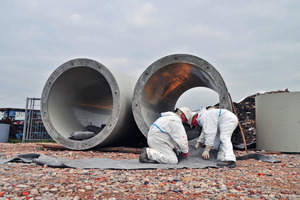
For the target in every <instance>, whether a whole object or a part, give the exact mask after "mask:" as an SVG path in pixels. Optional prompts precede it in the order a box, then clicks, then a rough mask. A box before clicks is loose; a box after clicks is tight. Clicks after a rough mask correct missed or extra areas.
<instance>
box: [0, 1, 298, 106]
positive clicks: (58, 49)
mask: <svg viewBox="0 0 300 200" xmlns="http://www.w3.org/2000/svg"><path fill="white" fill-rule="evenodd" d="M0 2H1V3H0V23H1V28H0V75H1V77H0V108H24V107H25V100H26V98H27V97H40V96H41V93H42V90H43V87H44V85H45V82H46V81H47V79H48V78H49V76H50V75H51V73H52V72H53V71H54V70H55V69H56V68H57V67H59V66H60V65H61V64H63V63H65V62H66V61H68V60H71V59H75V58H90V59H94V60H96V61H98V62H100V63H102V64H103V65H105V66H106V67H108V68H111V69H115V70H118V71H121V72H124V73H126V74H128V75H131V76H133V77H135V78H136V79H138V77H139V76H140V75H141V73H142V72H143V71H144V70H145V69H146V68H147V67H148V66H149V65H151V64H152V63H153V62H155V61H156V60H158V59H160V58H162V57H164V56H167V55H171V54H175V53H186V54H191V55H194V56H197V57H200V58H202V59H204V60H206V61H208V62H209V63H211V64H212V65H213V66H214V67H215V68H216V69H217V70H218V71H219V72H220V74H221V76H222V77H223V79H224V81H225V83H226V86H227V88H228V91H229V92H230V93H231V96H232V98H233V100H234V101H235V102H238V101H240V100H242V98H244V97H245V96H247V95H249V94H251V93H255V92H257V91H273V90H284V89H286V88H288V89H289V90H290V91H299V87H300V12H299V10H300V1H298V0H294V1H289V0H282V1H273V0H264V1H261V0H249V1H242V0H241V1H236V0H230V1H229V0H228V1H213V0H201V1H196V0H195V1H177V0H169V1H167V0H165V1H161V0H158V1H142V0H126V1H124V0H122V1H121V0H115V1H110V0H102V1H100V0H98V1H96V0H94V1H92V0H84V1H83V0H82V1H80V0H77V1H74V0H69V1H68V0H59V1H53V0H26V1H24V0H9V1H5V0H0ZM203 92H204V93H207V92H208V91H206V90H204V91H203ZM195 93H196V92H195ZM208 93H209V92H208ZM199 95H200V96H201V94H199V92H198V93H197V94H195V96H199ZM212 96H213V95H212ZM209 98H210V97H209ZM212 98H215V97H212ZM184 103H186V100H185V102H184ZM195 106H196V107H197V106H198V103H197V105H195V104H193V105H191V107H192V108H195Z"/></svg>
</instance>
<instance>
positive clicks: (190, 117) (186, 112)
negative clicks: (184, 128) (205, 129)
mask: <svg viewBox="0 0 300 200" xmlns="http://www.w3.org/2000/svg"><path fill="white" fill-rule="evenodd" d="M179 110H180V111H181V112H183V114H184V115H185V117H186V119H187V121H188V124H189V125H191V124H192V120H193V114H192V111H191V109H189V108H188V107H182V108H179Z"/></svg>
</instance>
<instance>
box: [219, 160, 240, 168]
mask: <svg viewBox="0 0 300 200" xmlns="http://www.w3.org/2000/svg"><path fill="white" fill-rule="evenodd" d="M217 166H218V167H228V168H234V167H235V166H236V164H235V162H234V161H218V162H217Z"/></svg>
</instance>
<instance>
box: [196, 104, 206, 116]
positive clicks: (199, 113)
mask: <svg viewBox="0 0 300 200" xmlns="http://www.w3.org/2000/svg"><path fill="white" fill-rule="evenodd" d="M205 111H206V108H205V107H204V106H201V108H200V110H199V112H198V117H199V116H201V114H202V113H204V112H205Z"/></svg>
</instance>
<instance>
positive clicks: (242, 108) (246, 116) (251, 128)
mask: <svg viewBox="0 0 300 200" xmlns="http://www.w3.org/2000/svg"><path fill="white" fill-rule="evenodd" d="M282 92H289V90H288V89H285V90H278V91H271V92H265V93H256V94H254V95H250V96H247V97H246V98H245V99H243V100H242V101H241V102H239V103H235V102H234V103H233V104H234V107H235V109H236V113H237V116H238V118H239V121H240V124H241V126H242V128H243V132H244V135H245V140H246V144H247V145H249V144H255V143H256V123H255V122H256V121H255V97H256V96H257V95H261V94H269V93H282ZM231 140H232V143H233V144H234V145H240V144H243V138H242V134H241V131H240V129H239V127H237V128H236V130H235V131H234V132H233V135H232V138H231Z"/></svg>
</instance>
